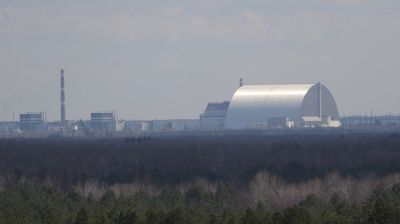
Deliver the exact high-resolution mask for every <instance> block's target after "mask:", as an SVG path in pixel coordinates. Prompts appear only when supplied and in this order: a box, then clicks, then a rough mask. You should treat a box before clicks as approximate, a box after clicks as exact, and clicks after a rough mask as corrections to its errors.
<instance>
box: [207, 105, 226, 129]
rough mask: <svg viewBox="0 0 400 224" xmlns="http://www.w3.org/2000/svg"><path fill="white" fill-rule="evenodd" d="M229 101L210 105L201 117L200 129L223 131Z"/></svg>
mask: <svg viewBox="0 0 400 224" xmlns="http://www.w3.org/2000/svg"><path fill="white" fill-rule="evenodd" d="M228 107H229V101H224V102H219V103H209V104H208V105H207V108H206V109H205V110H204V113H203V114H201V115H200V128H201V129H203V130H221V129H223V128H224V124H225V117H226V112H227V110H228Z"/></svg>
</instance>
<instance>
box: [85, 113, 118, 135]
mask: <svg viewBox="0 0 400 224" xmlns="http://www.w3.org/2000/svg"><path fill="white" fill-rule="evenodd" d="M118 123H119V122H118V120H117V119H116V117H115V113H114V112H96V113H91V114H90V127H91V129H92V130H94V131H106V132H114V131H117V129H118Z"/></svg>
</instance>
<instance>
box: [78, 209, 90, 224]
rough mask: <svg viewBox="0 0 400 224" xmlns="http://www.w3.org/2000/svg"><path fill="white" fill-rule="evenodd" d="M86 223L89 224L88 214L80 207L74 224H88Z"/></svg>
mask: <svg viewBox="0 0 400 224" xmlns="http://www.w3.org/2000/svg"><path fill="white" fill-rule="evenodd" d="M88 223H89V217H88V214H87V212H86V210H85V208H83V207H82V208H81V210H79V212H78V214H77V216H76V220H75V224H88Z"/></svg>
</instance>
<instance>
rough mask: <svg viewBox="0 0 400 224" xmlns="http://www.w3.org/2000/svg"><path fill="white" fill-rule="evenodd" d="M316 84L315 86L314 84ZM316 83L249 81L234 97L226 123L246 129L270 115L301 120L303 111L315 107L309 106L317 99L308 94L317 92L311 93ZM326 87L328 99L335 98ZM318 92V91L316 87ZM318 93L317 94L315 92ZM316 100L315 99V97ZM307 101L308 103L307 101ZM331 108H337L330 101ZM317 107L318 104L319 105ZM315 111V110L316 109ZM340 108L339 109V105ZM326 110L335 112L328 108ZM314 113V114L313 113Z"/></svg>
mask: <svg viewBox="0 0 400 224" xmlns="http://www.w3.org/2000/svg"><path fill="white" fill-rule="evenodd" d="M313 87H315V88H313ZM316 88H317V85H316V84H291V85H245V86H242V87H240V88H239V89H238V90H237V91H236V92H235V94H234V95H233V97H232V100H231V103H230V105H229V108H228V112H227V116H226V120H225V127H226V128H227V129H243V128H250V127H253V126H258V125H265V126H266V125H267V119H268V118H269V117H288V118H289V119H290V120H292V121H294V122H295V123H300V121H301V117H302V113H303V112H304V111H311V110H310V109H307V108H306V109H304V107H303V106H305V107H310V105H311V107H314V106H315V103H314V104H313V105H312V103H313V102H311V103H309V102H308V101H309V100H306V101H307V102H305V100H304V99H305V98H306V95H307V94H308V95H310V96H311V97H307V98H313V99H314V95H315V94H309V93H310V92H311V91H310V90H311V89H316ZM321 88H322V91H324V92H326V93H324V94H323V96H326V97H324V98H326V99H327V100H326V101H327V102H328V103H331V101H333V103H334V100H333V98H332V100H331V99H330V98H331V94H330V93H329V90H328V89H327V88H326V87H325V86H322V85H321ZM314 92H315V91H314ZM315 96H316V95H315ZM311 101H313V100H311ZM304 102H305V103H304ZM327 107H328V108H333V110H334V109H335V108H336V103H334V106H332V105H327ZM315 108H316V107H315ZM314 111H315V110H314ZM336 111H337V109H336ZM326 114H328V115H329V114H334V115H335V116H336V113H335V112H333V113H330V112H327V113H326ZM313 116H314V115H313Z"/></svg>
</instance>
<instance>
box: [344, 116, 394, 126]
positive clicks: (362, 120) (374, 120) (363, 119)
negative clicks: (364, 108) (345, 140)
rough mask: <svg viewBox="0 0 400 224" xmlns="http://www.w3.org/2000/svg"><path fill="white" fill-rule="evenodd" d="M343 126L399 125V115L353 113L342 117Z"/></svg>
mask: <svg viewBox="0 0 400 224" xmlns="http://www.w3.org/2000/svg"><path fill="white" fill-rule="evenodd" d="M340 120H341V122H342V124H343V126H344V127H368V126H370V127H377V126H400V115H393V114H387V115H372V114H371V115H370V116H368V115H358V116H357V115H353V116H346V117H342V118H341V119H340Z"/></svg>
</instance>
